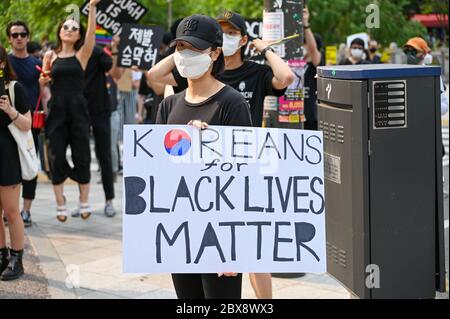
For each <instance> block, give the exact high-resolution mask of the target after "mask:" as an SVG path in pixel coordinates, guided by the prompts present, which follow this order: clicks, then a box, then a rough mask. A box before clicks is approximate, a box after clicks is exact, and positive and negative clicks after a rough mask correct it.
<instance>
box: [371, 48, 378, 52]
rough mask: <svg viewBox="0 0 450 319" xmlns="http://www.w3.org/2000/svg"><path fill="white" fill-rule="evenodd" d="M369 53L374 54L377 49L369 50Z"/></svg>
mask: <svg viewBox="0 0 450 319" xmlns="http://www.w3.org/2000/svg"><path fill="white" fill-rule="evenodd" d="M369 51H370V52H371V53H375V52H377V48H370V49H369Z"/></svg>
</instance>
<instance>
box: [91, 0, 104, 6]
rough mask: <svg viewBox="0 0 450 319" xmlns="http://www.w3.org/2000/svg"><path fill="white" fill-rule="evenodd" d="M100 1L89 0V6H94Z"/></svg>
mask: <svg viewBox="0 0 450 319" xmlns="http://www.w3.org/2000/svg"><path fill="white" fill-rule="evenodd" d="M100 1H102V0H91V1H90V2H89V5H91V6H96V5H97V4H98V3H99V2H100Z"/></svg>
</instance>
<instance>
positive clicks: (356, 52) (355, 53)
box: [351, 49, 364, 59]
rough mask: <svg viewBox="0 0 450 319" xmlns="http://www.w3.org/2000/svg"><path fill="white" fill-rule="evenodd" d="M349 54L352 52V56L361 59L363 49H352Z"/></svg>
mask: <svg viewBox="0 0 450 319" xmlns="http://www.w3.org/2000/svg"><path fill="white" fill-rule="evenodd" d="M351 54H352V57H354V58H357V59H361V58H362V57H363V54H364V51H363V50H361V49H352V50H351Z"/></svg>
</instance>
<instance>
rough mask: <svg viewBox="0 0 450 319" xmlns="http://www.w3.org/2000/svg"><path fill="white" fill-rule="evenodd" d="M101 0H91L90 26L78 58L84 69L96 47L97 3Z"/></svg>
mask: <svg viewBox="0 0 450 319" xmlns="http://www.w3.org/2000/svg"><path fill="white" fill-rule="evenodd" d="M100 1H101V0H91V1H90V2H89V16H88V28H87V31H86V37H85V40H84V44H83V46H82V47H81V48H80V50H79V51H78V52H77V58H78V59H79V60H80V63H81V65H82V67H83V69H86V66H87V64H88V61H89V58H90V57H91V55H92V52H93V51H94V47H95V29H96V27H97V21H96V15H97V4H98V3H99V2H100Z"/></svg>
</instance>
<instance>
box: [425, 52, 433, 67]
mask: <svg viewBox="0 0 450 319" xmlns="http://www.w3.org/2000/svg"><path fill="white" fill-rule="evenodd" d="M431 63H433V56H432V55H431V54H427V55H425V58H424V59H423V64H425V65H430V64H431Z"/></svg>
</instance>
